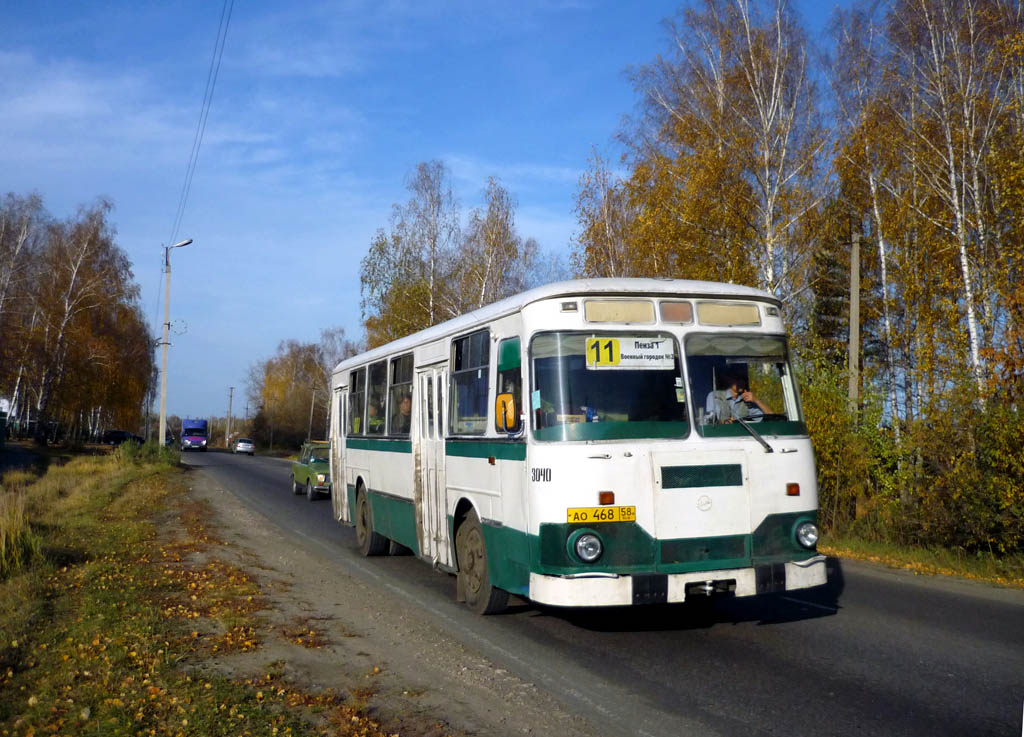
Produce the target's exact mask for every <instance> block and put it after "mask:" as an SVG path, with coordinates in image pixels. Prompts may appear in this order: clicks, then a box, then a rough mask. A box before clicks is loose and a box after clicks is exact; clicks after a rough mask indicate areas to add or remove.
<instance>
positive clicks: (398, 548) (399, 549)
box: [388, 540, 412, 555]
mask: <svg viewBox="0 0 1024 737" xmlns="http://www.w3.org/2000/svg"><path fill="white" fill-rule="evenodd" d="M388 555H412V549H411V548H409V547H407V546H405V545H402V543H398V542H395V541H394V540H388Z"/></svg>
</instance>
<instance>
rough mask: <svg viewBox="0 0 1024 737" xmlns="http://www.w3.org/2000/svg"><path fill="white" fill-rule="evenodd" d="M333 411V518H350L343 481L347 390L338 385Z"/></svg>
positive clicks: (346, 488) (346, 487) (341, 519)
mask: <svg viewBox="0 0 1024 737" xmlns="http://www.w3.org/2000/svg"><path fill="white" fill-rule="evenodd" d="M333 409H334V412H333V415H334V416H333V417H332V418H331V437H332V438H333V439H334V442H333V443H331V507H332V508H333V511H334V519H336V520H338V521H339V522H343V521H348V520H351V519H352V517H351V515H350V513H349V508H348V486H347V484H346V483H345V480H346V478H347V474H346V473H345V422H346V421H347V419H348V392H347V391H345V389H344V387H339V388H338V389H336V390H335V392H334V408H333Z"/></svg>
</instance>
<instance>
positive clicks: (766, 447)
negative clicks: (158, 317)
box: [736, 417, 775, 453]
mask: <svg viewBox="0 0 1024 737" xmlns="http://www.w3.org/2000/svg"><path fill="white" fill-rule="evenodd" d="M736 421H737V422H738V423H740V424H741V425H743V429H744V430H746V431H747V432H749V433H750V434H751V435H752V436H753V438H754V440H756V441H757V442H759V443H760V444H761V445H763V446H764V452H765V453H774V452H775V448H773V447H772V446H770V445H768V441H767V440H765V439H764V438H762V437H761V433H759V432H758V431H757V430H755V429H754V428H753V427H752V426H751V424H750V423H749V422H747V421H746V420H744V419H743V418H742V417H737V418H736Z"/></svg>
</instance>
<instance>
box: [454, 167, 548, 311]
mask: <svg viewBox="0 0 1024 737" xmlns="http://www.w3.org/2000/svg"><path fill="white" fill-rule="evenodd" d="M484 201H485V203H486V204H485V207H484V208H482V209H479V210H476V211H474V212H473V213H472V215H471V216H470V219H469V225H468V227H467V229H466V235H465V238H464V239H463V242H462V245H461V246H460V248H459V251H458V255H457V259H456V263H457V265H458V266H457V269H456V272H457V279H458V283H459V289H458V295H459V297H460V298H461V299H460V310H459V311H460V312H467V311H469V310H475V309H479V308H480V307H483V306H484V305H486V304H490V303H491V302H495V301H497V300H499V299H501V298H503V297H509V296H511V295H513V294H518V293H519V292H521V291H523V289H524V288H525V286H526V282H527V278H528V274H529V271H530V269H531V268H532V266H533V263H534V261H535V260H536V255H537V243H536V241H534V240H532V239H527V240H525V241H524V240H523V238H522V237H521V236H520V235H519V233H518V231H517V230H516V223H515V202H514V201H513V199H512V196H511V195H510V194H509V193H508V190H506V189H505V188H504V187H503V186H501V183H500V182H498V180H497V179H495V178H494V177H491V178H489V179H488V180H487V188H486V190H485V191H484Z"/></svg>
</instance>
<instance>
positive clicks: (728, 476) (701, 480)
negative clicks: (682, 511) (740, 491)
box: [661, 463, 743, 489]
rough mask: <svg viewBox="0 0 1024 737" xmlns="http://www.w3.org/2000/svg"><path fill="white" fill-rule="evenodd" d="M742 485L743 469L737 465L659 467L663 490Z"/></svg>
mask: <svg viewBox="0 0 1024 737" xmlns="http://www.w3.org/2000/svg"><path fill="white" fill-rule="evenodd" d="M742 485H743V467H742V466H741V465H740V464H738V463H721V464H714V465H707V466H662V467H661V488H663V489H692V488H699V487H704V486H742Z"/></svg>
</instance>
